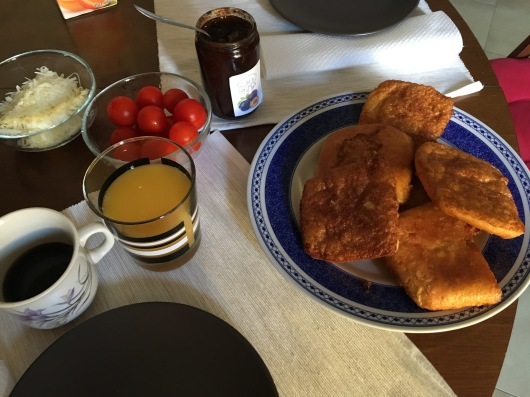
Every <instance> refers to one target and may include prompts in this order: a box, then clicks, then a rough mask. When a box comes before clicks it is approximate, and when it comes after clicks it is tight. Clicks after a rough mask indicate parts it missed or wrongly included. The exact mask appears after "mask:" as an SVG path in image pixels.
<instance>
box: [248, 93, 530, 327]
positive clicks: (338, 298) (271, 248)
mask: <svg viewBox="0 0 530 397" xmlns="http://www.w3.org/2000/svg"><path fill="white" fill-rule="evenodd" d="M366 96H367V93H354V94H351V93H349V94H342V95H338V96H335V97H332V98H328V99H325V100H322V101H320V102H318V103H315V104H313V105H311V106H309V107H307V108H305V109H302V110H300V111H299V112H297V113H295V114H293V115H291V116H290V117H288V118H287V119H286V120H284V121H282V122H280V123H279V124H278V125H277V126H276V127H275V128H274V129H273V130H272V131H271V132H270V133H269V134H268V135H267V137H266V138H265V139H264V140H263V142H262V144H261V146H260V148H259V149H258V151H257V153H256V155H255V157H254V160H253V162H252V165H251V169H250V175H249V181H248V191H247V194H248V196H247V199H248V207H249V213H250V218H251V221H252V224H253V227H254V231H255V233H256V236H257V238H258V240H259V242H260V244H261V246H262V248H263V250H264V251H265V253H266V254H267V256H268V257H269V259H270V260H271V261H272V263H273V264H274V265H276V267H277V268H278V269H279V270H280V272H282V273H283V274H284V275H285V276H286V277H287V278H288V279H290V280H291V281H293V282H294V283H296V284H297V285H298V286H299V287H300V288H302V289H303V290H305V291H306V292H307V293H308V294H309V295H310V296H311V297H313V298H315V299H316V300H317V301H319V302H321V303H323V304H325V305H327V306H328V307H329V308H331V309H334V310H336V311H338V312H340V313H342V314H344V315H346V316H349V317H351V318H352V319H353V320H355V321H358V322H360V323H363V324H366V325H370V326H374V327H377V328H382V329H387V330H394V331H402V332H418V333H419V332H424V333H427V332H441V331H447V330H452V329H457V328H462V327H467V326H470V325H472V324H476V323H478V322H480V321H483V320H485V319H487V318H489V317H491V316H493V315H495V314H496V313H499V312H500V311H501V310H503V309H504V308H506V307H508V306H509V305H510V304H511V303H512V302H513V301H514V300H515V299H517V298H518V297H519V295H521V294H522V292H523V290H524V289H525V288H526V287H527V286H528V283H529V282H530V277H528V274H529V271H530V269H529V255H530V254H529V230H528V228H527V230H526V232H525V234H524V235H523V236H520V237H518V238H515V239H510V240H503V239H501V238H498V237H496V236H490V235H486V234H483V235H481V236H480V238H479V239H478V240H477V244H479V246H480V247H482V252H483V255H484V256H485V258H486V259H487V261H488V263H489V264H490V266H491V269H492V271H493V273H494V274H495V277H496V278H497V281H498V282H499V285H500V286H501V289H502V300H501V302H500V303H498V304H497V305H492V306H480V307H473V308H468V309H465V310H453V311H434V312H433V311H427V310H424V309H421V308H419V307H418V306H417V305H416V304H415V303H414V302H413V301H412V300H411V299H410V298H409V297H408V296H407V294H406V293H405V291H404V290H403V288H401V287H400V286H398V285H397V284H396V282H395V281H394V279H393V277H392V276H391V275H390V274H389V273H388V272H387V271H386V269H385V267H384V264H383V263H382V262H381V261H378V260H367V261H357V262H350V263H342V264H336V263H330V262H325V261H319V260H315V259H312V258H311V257H310V256H309V255H307V254H306V253H305V251H304V249H303V246H302V242H301V235H300V229H299V208H298V206H299V202H300V198H301V196H302V190H303V186H304V184H305V182H306V181H307V179H309V178H311V177H312V176H313V175H314V168H315V164H316V162H317V159H318V154H319V152H320V148H321V146H322V143H323V141H324V139H325V138H326V136H327V135H329V134H331V133H332V132H334V131H336V130H338V129H341V128H343V127H346V126H348V125H352V124H357V120H358V118H359V114H360V112H361V108H362V106H363V104H364V102H365V100H366ZM440 140H441V141H442V142H444V143H446V144H449V145H453V146H455V147H458V148H460V149H462V150H464V151H466V152H468V153H471V154H473V155H475V156H477V157H479V158H482V159H484V160H487V161H489V162H490V163H492V164H493V165H494V166H496V167H497V168H498V169H499V170H501V172H502V173H503V174H504V175H505V176H506V177H507V178H508V179H509V185H508V186H509V188H510V190H511V192H512V194H513V196H514V199H515V202H516V204H517V208H518V209H519V213H520V216H521V217H522V219H523V221H524V223H525V225H528V224H529V216H530V214H529V197H530V196H529V195H530V175H529V172H528V169H527V168H526V167H525V165H524V163H523V161H522V160H521V159H520V158H519V156H518V155H517V154H516V153H515V152H514V151H513V149H512V148H510V146H509V145H508V144H507V143H506V142H505V141H504V140H503V139H502V138H501V137H499V135H497V134H496V133H495V132H494V131H492V130H491V129H490V128H488V127H487V126H486V125H484V124H483V123H481V122H480V121H479V120H477V119H475V118H473V117H472V116H470V115H469V114H467V113H465V112H463V111H461V110H459V109H456V108H455V110H454V114H453V117H452V118H451V121H450V122H449V124H448V126H447V128H446V130H445V132H444V134H443V136H442V137H441V139H440Z"/></svg>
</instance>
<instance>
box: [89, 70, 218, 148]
mask: <svg viewBox="0 0 530 397" xmlns="http://www.w3.org/2000/svg"><path fill="white" fill-rule="evenodd" d="M145 86H155V87H159V88H160V89H161V90H162V92H165V91H167V90H168V89H170V88H180V89H181V90H183V91H185V92H186V93H187V94H188V96H189V97H190V98H195V99H197V100H198V101H199V102H201V104H202V105H203V106H204V108H205V109H206V112H207V119H206V122H205V123H204V126H203V127H202V128H201V129H200V130H199V136H198V137H197V138H195V139H194V140H193V141H192V142H190V143H189V144H188V145H186V146H185V149H186V150H187V151H188V152H189V153H190V154H191V155H192V156H193V157H196V156H197V155H198V153H199V152H200V149H201V147H202V146H203V145H204V141H205V139H206V137H207V136H208V135H209V133H210V123H211V119H212V105H211V102H210V99H209V98H208V96H207V95H206V92H205V91H204V89H203V88H202V87H201V86H200V85H198V84H197V83H195V82H194V81H192V80H190V79H188V78H186V77H183V76H180V75H178V74H174V73H165V72H148V73H141V74H137V75H134V76H130V77H126V78H124V79H121V80H119V81H117V82H115V83H113V84H111V85H109V86H108V87H107V88H105V89H104V90H103V91H101V92H100V93H99V94H97V95H96V96H95V97H94V98H93V100H92V101H91V102H90V103H89V105H88V106H87V108H86V111H85V114H84V117H83V123H82V126H81V131H82V136H83V139H84V140H85V143H86V144H87V146H88V148H89V149H90V151H92V153H94V155H95V156H98V155H99V154H101V153H102V152H103V151H104V150H105V149H107V148H108V147H110V146H111V144H110V136H111V134H112V132H113V131H114V130H115V129H116V128H117V127H116V126H115V125H113V124H112V123H111V122H110V120H109V119H108V116H107V105H108V103H109V102H110V100H111V99H112V98H114V97H116V96H121V95H123V96H126V97H129V98H131V99H133V100H134V99H135V98H136V94H137V92H138V91H139V90H140V89H141V88H142V87H145ZM167 114H169V113H167ZM199 143H200V144H199Z"/></svg>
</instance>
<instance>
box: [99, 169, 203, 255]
mask: <svg viewBox="0 0 530 397" xmlns="http://www.w3.org/2000/svg"><path fill="white" fill-rule="evenodd" d="M190 189H191V180H190V178H189V176H188V175H186V174H185V173H184V172H182V171H181V170H180V169H178V168H177V167H173V166H171V165H166V164H161V163H160V164H156V163H155V164H153V163H151V164H147V165H142V166H139V167H135V168H131V169H130V170H128V171H126V172H124V173H123V174H121V175H119V176H118V177H117V178H116V179H115V180H114V181H113V182H112V183H111V184H110V186H109V187H108V189H107V190H106V192H105V195H104V197H103V205H102V212H103V214H105V216H107V217H109V218H111V219H113V220H116V221H118V223H120V224H121V227H120V230H119V231H120V232H121V233H122V234H123V235H125V236H127V237H134V238H146V237H153V236H157V235H160V234H162V233H165V232H167V231H168V230H171V229H173V228H175V227H176V226H178V225H179V224H180V223H184V227H185V230H186V236H187V238H188V244H189V245H190V246H191V245H193V243H194V234H193V225H192V219H191V216H192V213H191V212H192V209H191V208H190V200H188V196H189V195H190ZM124 223H135V224H133V225H127V224H124Z"/></svg>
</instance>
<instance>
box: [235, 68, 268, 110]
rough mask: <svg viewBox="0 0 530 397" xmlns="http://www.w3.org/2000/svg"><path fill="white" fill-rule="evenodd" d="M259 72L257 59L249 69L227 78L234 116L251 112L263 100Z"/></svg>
mask: <svg viewBox="0 0 530 397" xmlns="http://www.w3.org/2000/svg"><path fill="white" fill-rule="evenodd" d="M260 73H261V72H260V61H259V60H258V63H256V65H255V66H254V67H253V68H252V69H250V70H249V71H247V72H245V73H241V74H238V75H235V76H232V77H230V78H229V79H228V81H229V83H230V94H231V96H232V106H233V107H234V116H235V117H239V116H243V115H244V114H247V113H250V112H252V111H253V110H254V109H255V108H256V107H257V106H258V105H259V104H260V103H261V101H262V100H263V92H262V90H261V74H260Z"/></svg>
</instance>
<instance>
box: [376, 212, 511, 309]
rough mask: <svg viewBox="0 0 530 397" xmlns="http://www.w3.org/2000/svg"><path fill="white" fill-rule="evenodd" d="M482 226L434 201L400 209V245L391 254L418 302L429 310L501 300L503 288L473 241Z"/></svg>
mask: <svg viewBox="0 0 530 397" xmlns="http://www.w3.org/2000/svg"><path fill="white" fill-rule="evenodd" d="M475 234H476V229H475V228H473V227H472V226H470V225H469V224H467V223H466V222H463V221H461V220H458V219H456V218H454V217H451V216H448V215H446V214H445V213H443V212H442V211H440V210H439V209H438V208H437V207H436V206H434V205H433V204H432V203H427V204H424V205H422V206H419V207H415V208H412V209H410V210H407V211H404V212H402V213H401V214H400V218H399V230H398V236H399V237H398V238H399V249H398V251H397V253H396V254H395V255H393V256H389V257H386V258H385V263H386V265H387V266H388V267H389V268H390V270H391V271H392V272H393V273H394V274H395V276H396V278H397V280H398V282H399V284H401V285H402V286H403V287H404V288H405V291H406V292H407V294H408V295H409V296H410V297H411V298H412V300H414V302H415V303H416V304H417V305H418V306H420V307H422V308H424V309H428V310H449V309H461V308H464V307H468V306H480V305H490V304H495V303H497V302H499V301H500V299H501V290H500V287H499V285H498V283H497V280H496V279H495V276H494V275H493V273H492V271H491V269H490V267H489V265H488V263H487V261H486V259H485V258H484V257H483V256H482V253H481V252H480V250H479V248H478V247H477V246H476V244H475V243H474V242H473V241H472V238H473V235H475Z"/></svg>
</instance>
